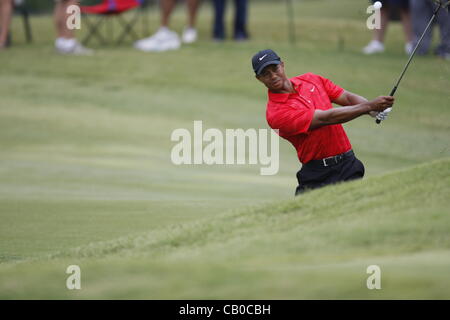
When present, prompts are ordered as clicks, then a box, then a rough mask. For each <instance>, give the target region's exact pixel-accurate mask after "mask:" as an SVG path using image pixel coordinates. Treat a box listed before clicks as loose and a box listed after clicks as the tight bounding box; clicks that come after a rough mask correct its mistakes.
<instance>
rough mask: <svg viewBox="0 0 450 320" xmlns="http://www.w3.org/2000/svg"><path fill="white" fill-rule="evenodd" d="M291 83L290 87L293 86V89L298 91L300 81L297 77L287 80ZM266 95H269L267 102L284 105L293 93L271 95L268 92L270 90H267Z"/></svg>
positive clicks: (271, 93)
mask: <svg viewBox="0 0 450 320" xmlns="http://www.w3.org/2000/svg"><path fill="white" fill-rule="evenodd" d="M289 81H291V83H292V85H293V86H294V89H295V90H296V91H298V88H299V87H300V85H301V80H300V79H298V78H297V77H295V78H291V79H289ZM267 93H268V95H269V100H270V101H272V102H278V103H284V102H286V101H287V100H288V99H289V96H290V95H292V94H294V93H273V92H270V90H267Z"/></svg>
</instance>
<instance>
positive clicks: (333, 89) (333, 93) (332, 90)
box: [318, 76, 344, 101]
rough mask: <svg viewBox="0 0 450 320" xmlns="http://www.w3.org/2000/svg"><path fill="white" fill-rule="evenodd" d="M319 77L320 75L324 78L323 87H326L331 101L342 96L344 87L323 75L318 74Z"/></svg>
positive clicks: (321, 78)
mask: <svg viewBox="0 0 450 320" xmlns="http://www.w3.org/2000/svg"><path fill="white" fill-rule="evenodd" d="M318 77H320V80H322V84H323V87H324V89H325V91H326V92H327V94H328V97H329V98H330V100H331V101H333V100H335V99H337V98H339V97H340V96H341V94H342V93H343V92H344V89H343V88H341V87H339V86H338V85H336V84H334V83H333V82H332V81H331V80H329V79H327V78H324V77H321V76H318Z"/></svg>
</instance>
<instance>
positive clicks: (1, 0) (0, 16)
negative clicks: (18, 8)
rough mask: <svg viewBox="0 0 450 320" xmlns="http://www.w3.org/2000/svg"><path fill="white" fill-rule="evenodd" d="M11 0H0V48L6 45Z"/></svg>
mask: <svg viewBox="0 0 450 320" xmlns="http://www.w3.org/2000/svg"><path fill="white" fill-rule="evenodd" d="M12 1H13V0H0V50H2V49H4V48H6V47H7V45H8V43H7V41H8V34H9V24H10V22H11V15H12V6H13V5H12Z"/></svg>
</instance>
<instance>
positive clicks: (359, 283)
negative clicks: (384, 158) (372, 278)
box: [0, 159, 450, 299]
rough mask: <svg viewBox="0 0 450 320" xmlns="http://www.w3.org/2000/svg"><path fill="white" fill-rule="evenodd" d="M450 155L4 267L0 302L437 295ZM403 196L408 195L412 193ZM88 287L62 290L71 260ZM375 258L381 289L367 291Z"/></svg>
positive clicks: (447, 260) (446, 242) (449, 248)
mask: <svg viewBox="0 0 450 320" xmlns="http://www.w3.org/2000/svg"><path fill="white" fill-rule="evenodd" d="M449 192H450V159H446V160H441V161H435V162H432V163H430V164H426V165H421V166H418V167H413V168H410V169H406V170H402V171H398V172H395V173H391V174H386V175H382V176H379V177H372V178H369V179H367V180H366V181H356V182H351V183H347V184H340V185H336V186H332V187H327V188H324V189H322V190H317V191H314V192H310V193H307V194H305V195H304V196H302V197H300V198H299V199H296V200H291V201H285V202H274V203H272V204H270V205H265V206H261V205H260V206H254V207H253V208H248V209H241V210H235V211H233V212H228V213H225V214H220V215H216V216H214V217H209V218H205V219H201V220H198V221H196V222H191V223H188V224H177V225H172V226H170V227H164V228H161V229H160V230H157V231H156V230H155V231H150V232H147V233H142V234H140V235H136V236H129V237H122V238H118V239H116V240H113V241H106V242H97V243H92V244H90V245H87V246H82V247H78V248H76V249H71V250H65V251H61V252H59V253H56V254H53V255H50V256H44V257H41V258H38V259H31V260H28V261H23V262H19V263H13V262H9V263H4V264H3V265H1V266H0V279H1V281H0V298H30V297H32V298H52V299H53V298H99V297H102V298H119V299H123V298H139V299H142V298H153V299H155V298H156V299H158V298H165V299H168V298H176V299H178V298H181V299H224V298H228V299H230V298H238V299H250V298H258V299H266V298H270V299H298V298H303V299H305V298H306V299H310V298H314V299H317V298H327V299H328V298H343V299H349V298H358V299H361V298H364V299H366V298H406V299H411V298H414V299H418V298H421V299H423V298H425V299H428V298H437V299H448V298H450V292H449V291H448V286H449V285H450V274H449V266H450V233H449V232H448V226H449V224H450V216H449V215H448V205H449V201H448V193H449ZM406 199H407V200H406ZM72 264H76V265H79V266H80V267H81V270H82V289H81V290H79V291H75V292H74V291H69V290H67V289H66V288H65V280H64V279H65V276H66V275H65V273H64V271H65V268H66V267H67V266H69V265H72ZM370 265H378V266H379V267H380V269H381V274H382V288H381V290H374V291H372V290H368V289H367V287H366V279H367V277H368V274H367V273H366V268H367V267H368V266H370Z"/></svg>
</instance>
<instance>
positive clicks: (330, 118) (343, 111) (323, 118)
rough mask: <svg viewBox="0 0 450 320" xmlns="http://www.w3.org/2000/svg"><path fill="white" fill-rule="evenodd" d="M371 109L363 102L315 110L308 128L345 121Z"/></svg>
mask: <svg viewBox="0 0 450 320" xmlns="http://www.w3.org/2000/svg"><path fill="white" fill-rule="evenodd" d="M370 111H371V108H370V106H369V105H368V104H367V103H366V102H364V103H360V104H357V105H354V106H346V107H340V108H332V109H329V110H316V111H315V112H314V117H313V121H312V122H311V126H310V130H313V129H317V128H319V127H322V126H326V125H330V124H339V123H345V122H348V121H350V120H353V119H355V118H358V117H359V116H362V115H364V114H368V113H369V112H370Z"/></svg>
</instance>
